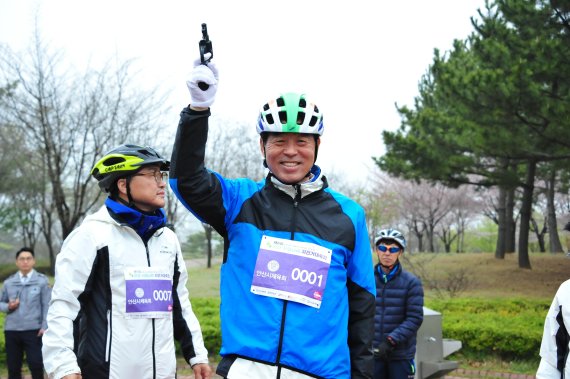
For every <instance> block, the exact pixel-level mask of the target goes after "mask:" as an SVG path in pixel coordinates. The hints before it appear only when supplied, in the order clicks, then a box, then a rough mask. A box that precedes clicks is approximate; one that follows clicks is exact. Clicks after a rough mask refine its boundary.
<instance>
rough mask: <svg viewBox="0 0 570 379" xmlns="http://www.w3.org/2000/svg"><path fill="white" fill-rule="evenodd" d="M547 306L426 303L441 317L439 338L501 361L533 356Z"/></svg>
mask: <svg viewBox="0 0 570 379" xmlns="http://www.w3.org/2000/svg"><path fill="white" fill-rule="evenodd" d="M549 306H550V304H549V303H548V302H545V301H540V300H525V299H466V298H463V299H449V300H435V299H434V300H426V307H428V308H431V309H433V310H436V311H438V312H440V313H441V314H442V320H443V321H442V322H443V336H444V337H445V338H452V339H456V340H460V341H461V343H462V348H461V351H462V353H464V354H468V355H469V354H473V355H482V354H486V355H494V356H498V357H500V358H502V359H505V360H510V359H532V358H535V357H536V355H537V352H538V351H539V350H540V342H541V338H542V331H543V327H544V318H545V317H546V313H547V312H548V308H549Z"/></svg>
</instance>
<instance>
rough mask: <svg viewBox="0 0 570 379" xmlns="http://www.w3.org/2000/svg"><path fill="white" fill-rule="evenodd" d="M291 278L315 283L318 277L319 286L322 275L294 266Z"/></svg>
mask: <svg viewBox="0 0 570 379" xmlns="http://www.w3.org/2000/svg"><path fill="white" fill-rule="evenodd" d="M291 279H293V280H298V281H300V282H302V283H309V284H315V283H316V282H317V279H318V281H319V283H318V284H317V286H319V287H320V286H321V284H322V281H323V275H322V274H321V275H317V274H316V273H315V272H312V271H311V272H309V271H307V270H301V269H300V268H297V267H295V268H294V269H293V271H292V272H291Z"/></svg>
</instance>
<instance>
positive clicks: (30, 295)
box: [0, 247, 51, 379]
mask: <svg viewBox="0 0 570 379" xmlns="http://www.w3.org/2000/svg"><path fill="white" fill-rule="evenodd" d="M35 263H36V260H35V257H34V250H33V249H32V248H31V247H23V248H21V249H20V250H18V252H16V266H18V272H17V273H15V274H14V275H12V276H10V277H9V278H8V279H6V281H5V282H4V286H3V287H2V295H0V311H2V312H6V313H8V314H7V315H6V320H5V323H4V336H5V339H6V361H7V363H8V377H9V378H10V379H12V378H21V377H22V360H23V357H24V352H25V353H26V360H27V362H28V368H29V369H30V373H31V374H32V378H33V379H43V377H44V366H43V363H42V336H43V334H44V331H45V330H46V329H47V322H46V315H47V311H48V306H49V300H50V292H51V290H50V288H49V286H48V278H47V276H45V275H44V274H41V273H39V272H37V271H36V270H34V265H35Z"/></svg>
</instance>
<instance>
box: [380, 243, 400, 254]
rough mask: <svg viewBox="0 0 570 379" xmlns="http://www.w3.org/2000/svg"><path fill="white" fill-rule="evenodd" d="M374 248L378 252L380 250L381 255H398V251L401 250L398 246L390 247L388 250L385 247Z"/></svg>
mask: <svg viewBox="0 0 570 379" xmlns="http://www.w3.org/2000/svg"><path fill="white" fill-rule="evenodd" d="M376 248H377V249H378V250H380V251H381V252H383V253H385V252H387V251H389V252H390V253H391V254H396V253H399V252H400V250H402V249H401V248H400V247H398V246H392V247H391V248H389V249H388V247H387V246H384V245H378V246H376Z"/></svg>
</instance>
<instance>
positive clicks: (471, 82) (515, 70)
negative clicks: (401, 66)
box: [377, 0, 570, 269]
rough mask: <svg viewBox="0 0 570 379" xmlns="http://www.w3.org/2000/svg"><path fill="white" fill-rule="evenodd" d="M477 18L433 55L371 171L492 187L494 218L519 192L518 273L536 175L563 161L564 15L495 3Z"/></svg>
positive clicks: (540, 5)
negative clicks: (448, 47) (496, 192)
mask: <svg viewBox="0 0 570 379" xmlns="http://www.w3.org/2000/svg"><path fill="white" fill-rule="evenodd" d="M479 16H480V18H481V20H480V21H479V20H473V21H472V23H473V26H474V28H475V32H474V33H473V34H472V35H471V36H470V37H469V39H468V40H466V41H455V43H454V48H453V50H452V51H451V52H450V53H449V56H445V55H444V56H440V54H439V52H438V51H437V50H436V52H435V57H434V63H433V64H432V65H431V67H430V69H429V72H428V74H427V75H426V76H425V77H424V78H423V79H422V81H421V83H420V95H419V97H418V98H417V99H416V101H415V110H411V109H408V108H406V107H403V108H400V109H399V111H400V113H401V114H402V116H403V122H402V126H401V128H400V130H399V131H398V132H397V133H390V132H384V134H383V135H384V140H385V143H386V146H387V154H386V155H385V156H384V157H381V158H378V159H377V163H378V164H379V165H380V167H381V168H383V169H385V170H387V171H389V172H391V173H394V174H397V175H402V176H404V177H407V178H413V179H421V178H424V179H428V180H432V181H437V182H441V183H444V184H446V185H452V186H457V185H458V184H463V183H468V184H475V185H477V186H499V188H502V190H503V191H505V192H504V193H503V194H502V195H503V196H501V197H500V203H501V204H500V206H499V209H501V210H502V209H505V210H506V209H507V204H508V194H509V193H510V192H511V191H512V190H513V189H514V188H522V190H523V194H522V198H521V208H520V215H521V222H520V230H519V246H518V251H519V267H522V268H529V269H530V268H531V265H530V260H529V256H528V235H529V223H530V216H531V209H532V198H533V191H534V181H535V177H536V174H537V169H538V168H539V167H540V163H542V162H554V161H559V160H564V159H568V157H570V155H569V152H568V146H569V145H570V133H569V132H568V131H569V128H570V126H569V123H570V121H569V120H570V115H569V112H570V110H569V109H568V107H567V106H566V105H565V104H566V103H567V102H568V96H569V84H568V83H570V80H569V77H570V73H569V69H568V68H567V67H566V66H567V65H565V64H564V62H568V60H569V58H570V53H569V52H568V49H567V46H568V18H567V13H564V12H562V11H561V10H560V9H556V8H553V7H552V6H551V5H550V3H546V2H541V1H528V0H497V1H496V2H495V3H494V4H493V5H487V7H486V13H483V12H479ZM560 66H564V68H562V69H560ZM503 204H504V206H503ZM499 216H500V217H499V223H500V224H501V223H504V222H508V217H504V215H503V216H501V213H500V214H499ZM499 230H500V233H505V232H506V228H500V229H499ZM504 241H505V242H506V239H505V240H504ZM506 246H507V245H506V243H501V244H498V248H500V249H505V248H506Z"/></svg>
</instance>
